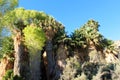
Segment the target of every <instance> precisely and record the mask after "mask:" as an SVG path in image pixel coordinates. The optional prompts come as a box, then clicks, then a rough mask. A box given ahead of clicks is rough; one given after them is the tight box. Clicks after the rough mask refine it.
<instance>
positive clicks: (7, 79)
mask: <svg viewBox="0 0 120 80" xmlns="http://www.w3.org/2000/svg"><path fill="white" fill-rule="evenodd" d="M2 80H24V79H23V78H22V77H19V76H14V75H13V70H12V69H11V70H7V71H6V73H5V76H3V78H2Z"/></svg>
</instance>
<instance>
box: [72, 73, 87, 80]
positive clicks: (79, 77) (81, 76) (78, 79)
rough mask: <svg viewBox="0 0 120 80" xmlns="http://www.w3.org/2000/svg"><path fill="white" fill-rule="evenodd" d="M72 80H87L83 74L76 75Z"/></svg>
mask: <svg viewBox="0 0 120 80" xmlns="http://www.w3.org/2000/svg"><path fill="white" fill-rule="evenodd" d="M73 80H88V79H87V76H86V75H85V74H84V73H82V74H81V75H78V76H77V77H76V78H74V79H73Z"/></svg>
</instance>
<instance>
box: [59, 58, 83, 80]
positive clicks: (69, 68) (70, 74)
mask: <svg viewBox="0 0 120 80" xmlns="http://www.w3.org/2000/svg"><path fill="white" fill-rule="evenodd" d="M80 67H81V66H80V63H79V62H78V61H77V58H76V57H71V58H68V59H66V66H65V68H64V70H63V74H62V75H61V77H60V79H59V80H72V79H74V78H75V77H77V74H78V73H77V72H78V71H79V72H80V69H81V68H80Z"/></svg>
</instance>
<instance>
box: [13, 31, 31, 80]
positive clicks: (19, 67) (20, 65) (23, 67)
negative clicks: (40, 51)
mask: <svg viewBox="0 0 120 80" xmlns="http://www.w3.org/2000/svg"><path fill="white" fill-rule="evenodd" d="M21 38H22V37H21V32H17V31H16V36H15V37H14V50H15V61H14V75H17V76H21V77H23V78H24V79H25V80H28V73H27V72H28V69H29V67H28V66H29V63H28V62H29V60H28V54H27V52H26V51H25V47H24V45H23V44H22V41H21Z"/></svg>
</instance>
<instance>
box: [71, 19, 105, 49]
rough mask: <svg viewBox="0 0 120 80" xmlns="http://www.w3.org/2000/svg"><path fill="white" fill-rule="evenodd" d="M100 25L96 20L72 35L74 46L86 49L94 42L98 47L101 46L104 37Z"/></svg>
mask: <svg viewBox="0 0 120 80" xmlns="http://www.w3.org/2000/svg"><path fill="white" fill-rule="evenodd" d="M98 28H99V24H98V22H96V21H94V20H89V21H88V22H87V23H86V24H84V25H83V26H82V27H81V28H80V29H77V30H75V31H74V33H73V34H72V35H71V38H72V40H73V41H72V45H74V46H77V47H81V48H86V47H87V46H89V43H90V41H92V42H93V43H94V44H95V45H96V46H100V44H101V41H102V39H103V36H102V35H101V34H100V33H99V30H98Z"/></svg>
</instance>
